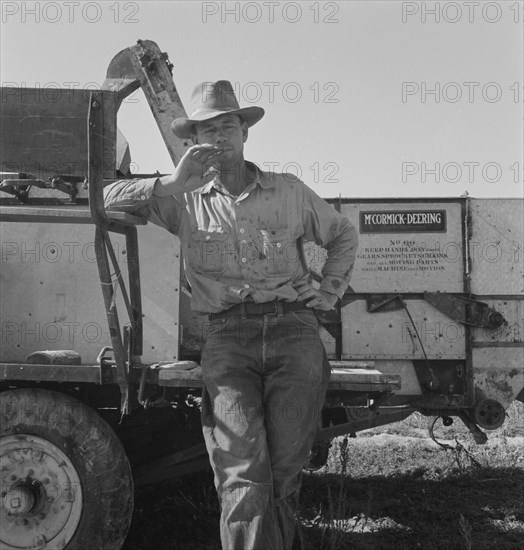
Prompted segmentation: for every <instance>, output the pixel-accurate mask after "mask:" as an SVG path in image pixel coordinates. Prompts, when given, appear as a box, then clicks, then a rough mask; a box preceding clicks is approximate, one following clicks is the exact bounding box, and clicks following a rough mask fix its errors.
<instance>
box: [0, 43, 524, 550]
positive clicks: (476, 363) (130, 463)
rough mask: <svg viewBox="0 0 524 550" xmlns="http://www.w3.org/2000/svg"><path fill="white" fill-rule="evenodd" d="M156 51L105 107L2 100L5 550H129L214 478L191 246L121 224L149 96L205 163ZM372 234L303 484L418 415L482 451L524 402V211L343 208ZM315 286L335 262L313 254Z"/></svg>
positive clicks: (413, 205) (341, 316) (121, 81)
mask: <svg viewBox="0 0 524 550" xmlns="http://www.w3.org/2000/svg"><path fill="white" fill-rule="evenodd" d="M172 71H173V65H172V64H171V63H170V62H169V59H168V57H167V55H166V54H165V53H162V52H161V51H160V49H159V48H158V46H157V45H156V44H155V43H154V42H151V41H147V40H144V41H141V40H139V41H138V43H137V44H136V45H134V46H131V47H129V48H126V49H125V50H123V51H121V52H120V53H118V54H117V55H116V56H115V57H114V58H113V60H112V61H111V63H110V65H109V68H108V70H107V76H106V79H105V81H104V83H103V85H102V86H101V88H100V90H96V91H93V90H84V89H76V90H71V89H63V90H60V89H57V90H54V91H53V94H51V95H49V94H50V92H49V90H43V89H39V88H2V95H1V104H0V106H1V116H2V127H1V135H0V159H1V166H0V172H1V178H0V179H1V183H0V190H1V191H2V197H1V199H0V221H1V244H2V270H1V283H2V284H1V300H2V301H1V304H2V305H1V323H2V342H1V348H0V373H1V378H0V405H1V406H0V416H1V428H0V429H1V431H0V462H1V492H2V503H1V505H0V506H1V507H0V524H1V535H0V548H1V549H2V550H3V549H14V548H17V549H21V548H23V549H29V548H53V549H54V548H67V549H70V550H72V549H84V548H85V547H86V546H85V545H86V541H89V548H92V549H97V548H100V549H105V550H107V549H110V550H111V549H115V550H117V549H119V548H121V546H122V544H123V541H124V539H125V536H126V533H127V530H128V527H129V524H130V520H131V514H132V509H133V489H134V487H140V486H144V485H148V484H154V483H158V482H161V481H163V480H166V479H170V478H173V477H174V476H177V475H183V474H186V473H188V472H192V471H195V470H198V469H202V468H206V467H207V465H208V461H207V455H206V451H205V446H204V444H203V440H202V437H201V430H200V409H199V401H200V396H201V388H202V380H201V371H200V367H199V357H200V348H201V344H202V337H203V334H204V333H205V330H206V319H205V318H202V316H198V315H195V314H194V313H192V312H191V310H190V297H191V288H190V286H189V284H188V283H187V281H186V279H185V277H184V264H183V258H181V253H180V246H179V243H178V239H177V238H176V237H173V236H172V235H170V234H168V233H167V232H166V231H164V230H163V229H162V228H159V227H156V226H154V225H151V224H149V223H147V222H146V221H145V220H144V218H143V216H141V212H140V210H139V209H136V208H133V207H130V208H127V209H123V210H120V211H110V210H106V209H105V208H104V199H103V192H104V187H105V186H107V185H110V184H111V183H112V182H114V181H115V180H118V179H131V178H134V177H146V176H148V177H154V176H155V174H131V173H130V172H129V155H128V152H127V151H126V148H125V146H123V145H122V142H121V140H119V133H118V130H117V115H118V112H119V109H120V107H121V105H122V103H123V101H124V100H125V98H126V97H128V96H130V95H131V94H132V93H134V92H135V91H137V90H139V89H141V90H142V92H143V94H144V97H145V98H146V100H147V102H148V104H149V106H150V108H151V111H152V114H153V116H154V118H155V121H156V123H157V125H158V128H159V130H160V133H161V135H162V137H163V140H164V142H165V144H166V147H167V149H168V151H169V154H170V156H171V158H172V160H173V163H174V165H176V164H177V162H178V161H179V159H180V158H181V156H182V155H183V154H184V152H185V151H186V150H187V148H188V147H189V146H190V145H191V143H189V142H184V141H181V140H179V139H177V138H176V137H175V136H174V135H173V134H172V133H171V131H170V125H171V121H172V120H173V119H174V118H177V117H181V116H185V111H184V107H183V105H182V102H181V100H180V97H179V95H178V92H177V90H176V87H175V84H174V82H173V76H172ZM327 200H328V202H330V203H331V204H332V206H333V208H336V209H337V210H339V211H340V212H341V213H342V214H344V215H346V216H348V218H349V219H350V220H351V221H352V222H353V224H354V225H355V227H357V230H358V232H359V240H360V247H359V254H358V258H357V262H356V266H355V273H354V277H353V279H352V282H351V287H350V289H349V290H348V292H346V294H345V295H344V297H343V299H342V300H341V302H340V304H338V305H337V307H336V308H335V309H334V310H332V311H331V312H318V315H319V318H320V319H321V321H322V329H321V337H322V339H323V342H324V345H325V347H326V351H327V353H328V357H329V358H330V362H331V365H332V374H331V379H330V383H329V388H328V393H327V397H326V402H325V406H324V409H323V414H322V418H321V419H319V425H318V433H317V439H316V445H315V447H314V449H313V451H312V454H311V457H310V460H309V462H308V464H306V465H305V468H306V469H310V470H314V469H316V468H319V467H321V466H322V465H323V464H324V463H325V460H326V458H327V452H328V449H329V441H331V440H332V439H333V438H335V437H337V436H340V435H344V434H350V435H354V434H356V433H357V432H358V431H361V430H364V429H367V428H371V427H375V426H380V425H384V424H388V423H391V422H395V421H399V420H403V419H405V418H407V417H408V416H410V415H411V414H412V413H414V412H419V413H422V414H424V415H426V416H428V417H442V418H443V419H444V422H446V423H448V424H449V423H450V422H452V421H453V418H455V417H457V418H460V419H461V420H462V421H463V422H464V423H465V424H466V426H467V427H468V428H469V430H470V431H471V433H472V436H473V437H474V439H475V441H476V442H477V443H483V442H485V441H486V439H487V435H486V431H489V430H493V429H496V428H499V427H500V426H501V425H502V424H503V422H504V418H505V410H506V409H507V408H508V406H509V405H510V404H511V403H512V402H513V401H514V400H515V399H518V400H520V401H522V400H524V390H523V388H524V372H523V363H524V361H523V359H524V355H523V354H524V351H523V332H524V307H523V297H524V260H523V252H524V250H523V234H524V228H523V219H524V204H523V200H522V199H473V198H470V197H458V198H435V199H416V198H414V199H353V198H351V199H349V198H347V199H340V198H339V199H327ZM304 255H305V258H306V260H307V262H308V265H309V267H310V271H311V277H312V280H313V281H315V280H316V281H318V280H319V279H320V277H321V276H320V275H319V273H320V272H321V269H322V264H323V260H324V258H325V252H324V251H323V250H322V249H321V248H320V247H318V246H317V245H316V244H315V243H305V246H304Z"/></svg>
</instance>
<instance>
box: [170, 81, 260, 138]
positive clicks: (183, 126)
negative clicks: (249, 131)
mask: <svg viewBox="0 0 524 550" xmlns="http://www.w3.org/2000/svg"><path fill="white" fill-rule="evenodd" d="M225 114H229V115H239V116H240V117H242V120H243V121H245V122H246V123H247V125H248V126H253V124H256V123H257V122H258V121H259V120H260V119H261V118H262V117H263V116H264V109H262V107H256V106H252V107H243V108H240V105H239V104H238V101H237V98H236V96H235V92H234V90H233V86H232V85H231V82H229V80H218V81H217V82H202V83H201V84H199V85H198V86H197V87H196V88H195V90H194V92H193V95H192V96H191V115H190V116H189V118H176V119H175V120H173V122H172V124H171V130H173V132H174V133H175V135H176V136H177V137H179V138H183V139H186V138H190V137H191V134H194V133H195V129H194V125H195V122H202V121H203V120H209V119H211V118H215V117H217V116H220V115H225Z"/></svg>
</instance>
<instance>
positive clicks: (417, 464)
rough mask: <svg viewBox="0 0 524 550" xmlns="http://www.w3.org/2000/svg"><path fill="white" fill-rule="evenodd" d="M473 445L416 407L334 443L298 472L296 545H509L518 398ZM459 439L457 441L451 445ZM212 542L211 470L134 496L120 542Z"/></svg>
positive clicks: (330, 549) (502, 549)
mask: <svg viewBox="0 0 524 550" xmlns="http://www.w3.org/2000/svg"><path fill="white" fill-rule="evenodd" d="M507 412H508V416H509V418H508V419H507V421H506V423H505V425H504V426H503V427H502V428H500V429H499V430H495V431H492V432H489V434H488V435H489V443H488V444H487V445H484V446H482V445H476V444H475V443H474V442H473V438H472V437H471V436H470V434H469V432H468V431H467V429H465V428H464V429H463V428H462V427H461V426H460V425H461V423H460V421H456V422H455V423H454V424H453V426H452V427H450V428H447V427H443V428H442V433H439V436H440V437H443V438H444V439H446V440H448V442H450V444H453V445H454V446H455V448H454V449H452V450H451V449H450V450H444V449H442V448H441V447H439V446H438V445H436V444H434V443H433V442H432V441H431V440H430V439H429V438H428V437H427V435H426V434H427V432H426V431H425V430H424V428H425V426H426V420H427V419H426V418H424V417H421V416H420V415H418V416H415V415H412V417H410V418H408V419H406V420H404V421H403V422H402V423H396V424H395V425H393V424H392V425H388V426H383V427H381V428H374V429H373V430H367V431H366V432H365V433H363V434H359V436H358V437H357V438H356V439H347V438H344V437H342V438H338V439H336V440H335V441H334V442H333V445H332V448H331V451H330V456H329V459H328V464H327V466H326V467H325V468H324V469H322V470H320V471H318V472H315V473H308V474H305V475H304V481H303V487H302V492H301V498H300V505H299V510H298V518H299V522H298V528H297V536H296V538H295V545H294V550H344V549H346V548H347V549H349V548H351V549H352V550H371V549H373V550H376V549H384V550H416V549H421V550H455V549H456V550H461V549H464V550H468V549H474V550H495V549H496V550H512V549H515V550H516V549H517V548H520V547H521V545H522V540H523V538H524V448H523V442H524V440H522V439H518V438H522V437H523V436H524V425H523V422H522V419H523V418H524V405H523V404H522V403H515V404H513V405H512V406H511V407H510V408H509V409H508V411H507ZM457 441H458V443H459V445H458V446H457V445H456V442H457ZM153 549H154V550H160V549H161V550H195V549H196V550H200V549H201V550H218V549H220V539H219V509H218V502H217V498H216V494H215V489H214V486H213V480H212V476H211V474H210V473H209V472H206V473H200V474H193V475H191V476H186V477H184V478H180V479H177V480H175V481H173V482H172V483H170V484H166V485H162V486H160V487H157V488H151V489H147V490H145V491H141V492H140V493H138V494H137V495H136V506H135V513H134V516H133V522H132V526H131V531H130V533H129V536H128V540H127V542H126V545H125V546H124V550H153Z"/></svg>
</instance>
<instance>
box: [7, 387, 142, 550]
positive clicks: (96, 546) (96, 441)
mask: <svg viewBox="0 0 524 550" xmlns="http://www.w3.org/2000/svg"><path fill="white" fill-rule="evenodd" d="M12 434H28V435H35V436H38V437H41V438H43V439H47V440H48V441H50V442H51V443H53V444H54V445H56V446H57V447H59V448H60V449H61V450H62V451H63V452H64V453H65V454H66V455H67V456H68V458H69V459H70V460H71V462H72V463H73V465H74V466H75V468H76V470H77V472H78V475H79V476H80V481H81V484H82V491H83V509H82V515H81V517H80V521H79V524H78V527H77V529H76V531H75V534H74V535H73V538H72V539H71V540H70V542H69V543H68V544H67V545H66V547H65V548H66V549H67V550H86V548H89V550H120V549H121V548H122V546H123V544H124V540H125V537H126V535H127V532H128V529H129V525H130V523H131V515H132V513H133V477H132V473H131V467H130V465H129V461H128V459H127V456H126V453H125V451H124V448H123V446H122V444H121V442H120V440H119V439H118V437H117V436H116V434H115V433H114V431H113V430H112V428H111V427H110V426H109V424H107V422H105V420H103V419H102V418H101V417H100V415H99V414H98V413H97V412H95V411H94V410H93V409H91V408H90V407H88V406H87V405H85V404H84V403H82V402H80V401H78V400H77V399H75V398H73V397H71V396H69V395H65V394H62V393H59V392H55V391H50V390H43V389H17V390H9V391H5V392H2V393H0V437H3V436H6V435H12Z"/></svg>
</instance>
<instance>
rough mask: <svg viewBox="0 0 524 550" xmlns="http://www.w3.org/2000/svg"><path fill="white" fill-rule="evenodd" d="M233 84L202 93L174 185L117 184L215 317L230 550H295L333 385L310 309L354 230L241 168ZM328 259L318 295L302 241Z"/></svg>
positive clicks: (211, 445)
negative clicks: (163, 239) (304, 480)
mask: <svg viewBox="0 0 524 550" xmlns="http://www.w3.org/2000/svg"><path fill="white" fill-rule="evenodd" d="M263 115H264V110H263V109H262V108H260V107H255V106H252V107H246V108H240V107H239V105H238V102H237V100H236V98H235V95H234V92H233V88H232V86H231V83H230V82H228V81H225V80H221V81H218V82H214V83H209V82H208V83H202V84H201V85H199V86H198V87H197V88H196V90H195V92H194V94H193V99H192V115H191V116H190V117H189V118H179V119H176V120H175V121H174V122H173V124H172V130H173V131H174V133H175V134H176V135H177V136H178V137H179V138H183V139H188V138H190V139H192V140H193V143H195V145H194V146H192V147H190V148H189V149H188V150H187V152H186V154H185V155H184V156H183V158H182V159H181V160H180V162H179V164H178V166H177V167H176V169H175V172H174V174H173V175H171V176H164V177H160V178H152V179H148V180H135V181H121V182H117V183H115V184H114V185H112V186H111V187H109V188H108V189H107V190H106V206H107V207H108V208H111V207H114V208H116V207H119V208H122V207H127V208H126V209H127V210H128V211H129V210H130V209H129V205H132V209H131V211H133V212H134V213H135V214H136V215H141V216H144V217H146V218H147V219H148V220H150V221H152V222H154V223H156V224H159V225H161V226H163V227H165V228H166V229H167V230H168V231H170V232H172V233H174V234H176V235H178V236H179V237H180V243H181V247H182V251H183V256H184V261H185V270H186V276H187V279H188V281H189V283H190V285H191V289H192V308H193V309H194V310H195V311H196V312H199V313H202V314H206V315H207V316H208V322H207V323H205V335H204V339H205V344H204V347H203V349H202V357H201V366H202V376H203V382H204V391H203V397H202V423H203V433H204V438H205V441H206V446H207V450H208V453H209V459H210V462H211V466H212V467H213V470H214V474H215V485H216V489H217V492H218V496H219V501H220V505H221V522H220V534H221V540H222V545H223V548H224V550H233V549H259V550H271V549H274V550H279V549H283V548H286V549H287V548H291V546H292V543H293V535H294V527H295V518H294V513H295V507H296V502H297V497H298V493H299V489H300V480H301V471H302V465H303V464H304V462H305V461H306V458H307V456H308V453H309V450H310V448H311V446H312V443H313V439H314V435H315V431H316V429H317V425H318V420H319V414H320V411H321V408H322V405H323V401H324V396H325V392H326V388H327V383H328V378H329V372H330V367H329V362H328V361H327V358H326V354H325V351H324V348H323V345H322V342H321V341H320V338H319V333H318V323H317V319H316V316H315V313H314V308H316V309H319V310H330V309H332V308H333V306H334V305H335V303H336V301H337V299H338V298H340V297H342V295H343V293H344V291H345V289H346V288H347V286H348V284H349V280H350V276H351V272H352V268H353V262H354V259H355V253H356V248H357V236H356V231H355V228H354V227H353V226H352V225H351V223H350V222H349V221H348V220H347V218H345V217H344V216H342V215H340V214H338V213H337V212H336V211H335V210H334V209H333V208H332V207H331V206H329V205H328V204H327V203H326V202H325V201H324V200H322V199H321V198H319V197H318V196H317V195H316V194H315V193H313V191H311V190H310V189H309V188H308V187H306V186H305V185H304V184H303V183H302V182H301V181H300V180H299V179H298V178H296V177H294V176H292V175H290V174H274V173H268V172H263V171H261V170H259V169H258V168H257V167H256V166H255V165H254V164H253V163H250V162H248V161H245V160H244V143H245V142H246V141H247V138H248V129H249V127H251V126H253V125H254V124H256V123H257V122H258V121H259V120H260V119H261V118H262V117H263ZM303 240H305V241H315V242H316V243H318V244H320V245H322V246H324V247H325V248H326V249H327V260H326V263H325V265H324V268H323V272H322V275H323V280H322V283H321V285H320V288H318V289H315V288H313V287H312V286H311V285H310V280H309V277H308V270H307V266H306V264H305V261H304V254H303V250H302V241H303Z"/></svg>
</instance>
